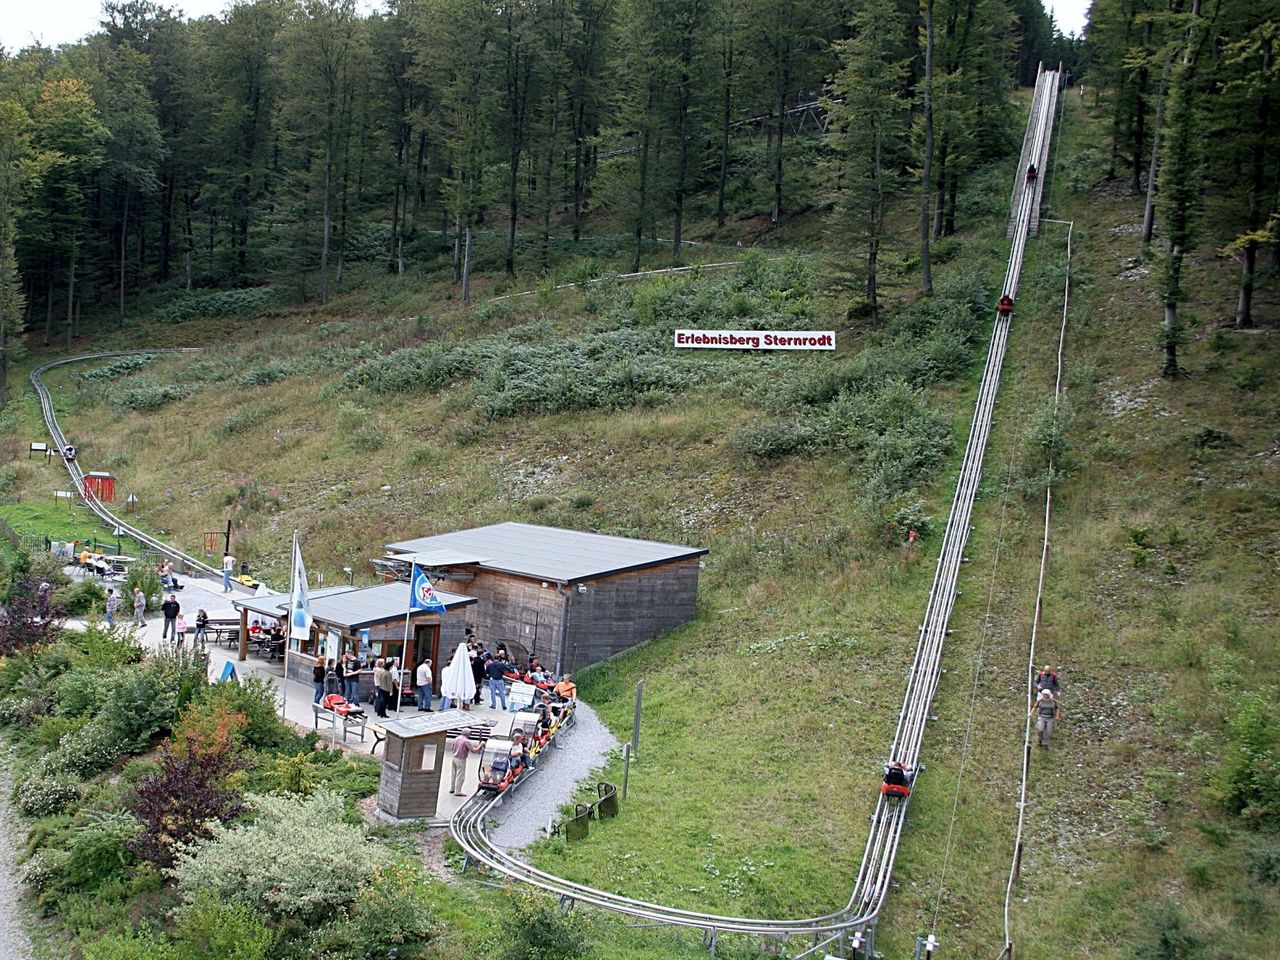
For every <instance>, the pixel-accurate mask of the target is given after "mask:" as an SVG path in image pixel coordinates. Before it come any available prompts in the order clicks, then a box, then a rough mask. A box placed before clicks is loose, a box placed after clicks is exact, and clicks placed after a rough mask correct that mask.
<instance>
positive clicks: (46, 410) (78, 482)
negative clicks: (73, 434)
mask: <svg viewBox="0 0 1280 960" xmlns="http://www.w3.org/2000/svg"><path fill="white" fill-rule="evenodd" d="M199 350H200V348H199V347H183V348H177V349H167V350H112V351H108V352H105V353H85V354H81V355H80V356H77V357H66V358H65V359H62V360H53V361H50V362H49V363H45V364H41V365H40V366H38V367H36V368H35V369H34V370H32V371H31V386H32V387H34V388H35V391H36V396H37V397H39V398H40V409H41V412H42V413H43V414H44V423H45V426H46V427H47V428H48V430H49V437H50V438H51V439H52V440H53V445H54V447H55V448H57V451H58V454H59V457H58V459H59V460H61V461H62V464H63V466H65V467H66V468H67V473H68V474H70V476H71V483H72V486H73V487H74V488H75V490H76V492H77V493H78V494H79V495H80V499H82V500H83V501H84V502H85V505H86V506H87V507H88V508H89V509H90V510H92V511H93V513H94V514H95V515H96V516H97V517H98V518H99V519H100V520H102V522H103V523H106V524H108V525H109V526H111V527H112V528H119V529H120V530H121V531H122V532H123V533H125V534H127V535H128V536H130V537H132V538H133V539H134V540H137V541H138V542H139V543H141V544H144V545H145V546H148V547H150V548H151V549H152V550H155V551H156V552H157V553H160V554H162V555H163V556H166V557H168V558H169V559H171V560H173V561H175V562H178V563H180V564H182V565H183V568H184V569H185V570H186V571H187V572H191V571H195V570H198V571H200V572H201V573H206V574H209V575H210V576H212V577H215V578H216V577H221V576H222V571H221V570H215V569H214V568H213V567H211V566H209V565H208V564H207V563H205V562H203V561H202V560H197V559H196V558H195V557H192V556H189V555H188V554H185V553H183V552H182V551H181V550H179V549H177V548H176V547H173V546H171V545H169V544H167V543H164V542H163V541H160V540H157V539H156V538H155V537H153V536H151V535H150V534H149V533H146V532H144V531H142V530H139V529H138V528H137V527H135V526H133V525H132V524H131V523H129V522H127V521H125V520H122V519H120V518H119V517H118V516H116V515H115V514H114V513H112V512H111V511H110V510H108V509H107V508H106V507H105V506H103V504H102V501H101V500H99V499H98V498H97V497H96V496H95V495H94V494H93V491H91V490H89V489H88V488H87V487H85V485H84V471H83V470H81V469H80V464H79V462H78V461H76V460H71V461H68V460H66V459H64V458H63V457H62V456H61V454H62V451H63V450H65V449H66V448H67V436H66V434H64V433H63V432H62V428H61V427H60V426H58V417H57V414H56V413H55V411H54V408H53V398H52V397H51V396H50V395H49V388H48V387H46V386H45V385H44V380H43V379H42V377H43V376H44V374H45V373H47V372H48V371H50V370H52V369H54V368H55V367H62V366H66V365H67V364H70V363H83V362H85V361H86V360H109V359H110V358H112V357H132V356H138V355H141V354H153V353H198V352H199Z"/></svg>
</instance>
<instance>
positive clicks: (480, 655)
mask: <svg viewBox="0 0 1280 960" xmlns="http://www.w3.org/2000/svg"><path fill="white" fill-rule="evenodd" d="M467 658H468V661H469V662H470V664H471V676H472V677H473V678H474V679H475V681H476V693H475V696H474V697H473V698H472V699H471V702H472V703H473V704H478V703H479V702H480V691H481V690H483V689H484V665H485V664H486V663H487V662H488V661H489V657H488V655H487V654H486V653H485V650H484V648H483V647H482V646H480V641H479V640H477V639H476V638H475V637H472V638H471V639H470V640H468V641H467Z"/></svg>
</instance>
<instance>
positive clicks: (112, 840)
mask: <svg viewBox="0 0 1280 960" xmlns="http://www.w3.org/2000/svg"><path fill="white" fill-rule="evenodd" d="M141 829H142V825H141V824H140V823H139V822H138V819H137V818H136V817H134V816H133V815H132V814H129V813H123V812H119V811H94V812H90V813H89V814H87V815H86V820H85V822H84V823H82V824H80V825H79V826H77V827H76V828H75V829H74V830H73V831H72V834H71V839H70V843H69V845H68V848H67V850H68V853H69V854H70V856H69V857H68V859H67V862H66V865H65V866H64V867H63V870H62V875H61V877H59V878H58V880H57V882H56V884H55V886H56V888H57V889H59V890H62V891H66V892H70V891H73V890H93V889H95V888H96V887H98V886H100V885H101V884H103V883H105V882H106V881H108V880H111V879H113V878H115V877H119V876H123V875H124V874H125V873H127V872H128V870H129V868H130V867H131V866H132V865H133V864H134V863H136V862H137V857H135V856H134V855H133V854H131V853H130V852H129V850H128V848H127V846H126V844H127V843H128V842H129V841H130V840H132V839H133V838H134V837H136V836H137V835H138V834H139V832H140V831H141Z"/></svg>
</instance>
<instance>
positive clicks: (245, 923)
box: [174, 896, 401, 960]
mask: <svg viewBox="0 0 1280 960" xmlns="http://www.w3.org/2000/svg"><path fill="white" fill-rule="evenodd" d="M386 916H395V915H394V914H386V915H384V916H383V921H384V923H385V919H386ZM400 920H401V918H400V917H399V916H396V923H397V924H398V923H399V922H400ZM176 921H177V922H176V929H175V931H174V940H175V947H176V950H177V960H264V958H265V957H266V956H267V953H268V951H269V950H270V949H271V947H272V945H273V944H274V943H275V939H276V937H275V933H274V931H272V929H271V928H270V927H268V926H267V924H266V923H265V922H264V921H263V920H262V918H260V917H259V916H258V915H257V914H256V913H254V911H253V910H252V909H250V908H249V907H247V906H245V905H244V904H242V903H219V902H218V901H217V900H216V899H214V898H213V897H208V896H200V897H197V898H196V900H195V901H194V902H193V903H190V904H188V905H186V906H184V907H182V908H180V909H179V910H178V913H177V916H176Z"/></svg>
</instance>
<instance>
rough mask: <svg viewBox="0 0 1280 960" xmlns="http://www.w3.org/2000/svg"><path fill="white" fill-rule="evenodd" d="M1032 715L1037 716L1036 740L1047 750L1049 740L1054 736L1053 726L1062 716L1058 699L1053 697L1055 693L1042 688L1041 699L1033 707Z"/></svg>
mask: <svg viewBox="0 0 1280 960" xmlns="http://www.w3.org/2000/svg"><path fill="white" fill-rule="evenodd" d="M1030 716H1032V717H1035V718H1036V742H1037V743H1038V744H1039V745H1040V746H1041V747H1044V748H1045V749H1046V750H1047V749H1048V748H1049V740H1050V739H1052V737H1053V728H1054V727H1055V726H1057V723H1058V719H1059V716H1060V714H1059V711H1058V701H1057V700H1055V699H1054V698H1053V694H1052V693H1050V692H1049V691H1048V690H1041V691H1040V699H1038V700H1037V701H1036V703H1035V706H1034V707H1032V708H1031V713H1030Z"/></svg>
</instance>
